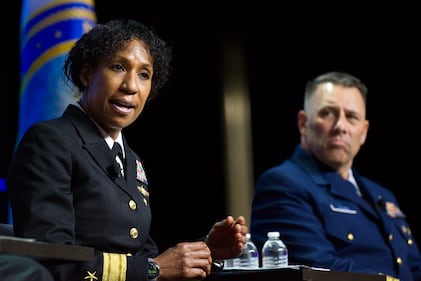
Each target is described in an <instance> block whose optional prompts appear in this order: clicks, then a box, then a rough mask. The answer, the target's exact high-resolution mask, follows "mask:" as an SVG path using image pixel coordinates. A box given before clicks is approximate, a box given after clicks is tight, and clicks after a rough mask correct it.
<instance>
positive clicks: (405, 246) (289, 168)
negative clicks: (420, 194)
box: [250, 146, 421, 281]
mask: <svg viewBox="0 0 421 281" xmlns="http://www.w3.org/2000/svg"><path fill="white" fill-rule="evenodd" d="M353 174H354V177H355V179H356V181H357V183H358V185H359V188H360V190H361V193H362V196H359V195H358V194H357V192H356V189H355V187H354V186H353V185H352V184H351V183H350V182H348V181H346V180H343V179H342V178H341V177H340V176H339V174H338V173H336V172H335V171H332V170H330V169H328V168H327V167H324V165H321V164H320V163H319V162H318V161H317V160H315V158H313V157H312V156H311V155H309V154H307V153H306V152H305V151H304V150H302V149H301V147H300V146H297V147H296V149H295V152H294V154H293V156H292V158H291V159H288V160H286V161H284V162H283V163H281V164H280V165H278V166H276V167H273V168H271V169H269V170H268V171H266V172H264V173H263V174H262V175H261V177H260V178H259V179H258V181H257V183H256V189H255V194H254V197H253V201H252V215H251V220H250V231H251V235H252V237H253V240H254V242H255V243H256V245H257V247H259V249H261V248H262V246H263V243H264V241H265V240H266V237H267V232H268V231H279V232H280V233H281V239H282V240H283V241H284V242H285V244H286V246H287V248H288V250H289V262H290V264H303V265H308V266H314V267H322V268H329V269H331V270H336V271H352V272H365V273H376V274H377V273H381V274H386V275H389V276H392V277H396V278H399V279H400V280H401V281H421V256H420V252H419V248H418V246H417V244H416V242H415V241H414V237H413V235H412V233H411V229H410V227H409V225H408V222H407V221H406V218H405V214H404V213H403V212H402V211H401V210H400V207H399V204H398V202H397V200H396V198H395V196H394V195H393V194H392V193H391V192H390V191H389V190H387V189H386V188H384V187H383V186H381V185H379V184H378V183H376V182H373V181H372V180H369V179H367V178H366V177H363V176H361V175H359V174H358V173H357V172H356V171H355V170H353Z"/></svg>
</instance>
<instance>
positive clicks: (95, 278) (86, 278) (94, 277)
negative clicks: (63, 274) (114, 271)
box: [83, 271, 98, 281]
mask: <svg viewBox="0 0 421 281" xmlns="http://www.w3.org/2000/svg"><path fill="white" fill-rule="evenodd" d="M86 273H87V274H88V275H86V276H85V277H84V278H83V279H85V280H89V281H93V280H98V277H96V276H95V274H96V271H94V272H92V273H91V272H89V271H87V272H86Z"/></svg>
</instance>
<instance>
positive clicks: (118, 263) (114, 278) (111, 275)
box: [102, 253, 127, 281]
mask: <svg viewBox="0 0 421 281" xmlns="http://www.w3.org/2000/svg"><path fill="white" fill-rule="evenodd" d="M103 256H104V266H103V271H102V272H103V274H102V280H103V281H125V280H126V271H127V257H126V255H124V254H114V253H103Z"/></svg>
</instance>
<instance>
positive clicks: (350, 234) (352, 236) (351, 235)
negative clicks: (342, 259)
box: [348, 233, 354, 241]
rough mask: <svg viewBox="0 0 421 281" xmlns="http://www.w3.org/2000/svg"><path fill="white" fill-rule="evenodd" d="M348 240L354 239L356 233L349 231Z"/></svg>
mask: <svg viewBox="0 0 421 281" xmlns="http://www.w3.org/2000/svg"><path fill="white" fill-rule="evenodd" d="M348 240H351V241H352V240H354V235H353V234H352V233H348Z"/></svg>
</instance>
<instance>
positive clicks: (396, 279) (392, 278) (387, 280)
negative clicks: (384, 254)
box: [386, 275, 399, 281]
mask: <svg viewBox="0 0 421 281" xmlns="http://www.w3.org/2000/svg"><path fill="white" fill-rule="evenodd" d="M386 281H399V279H398V278H395V277H392V276H389V275H386Z"/></svg>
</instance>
